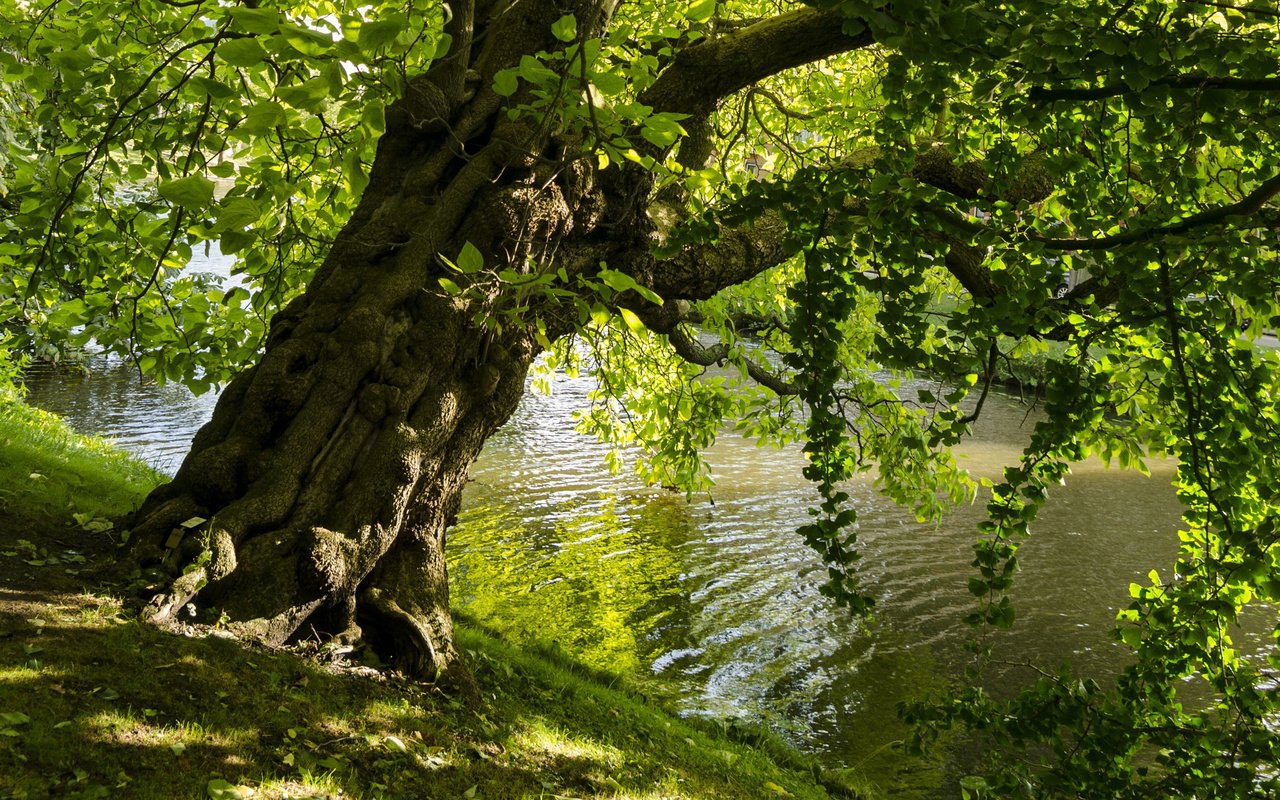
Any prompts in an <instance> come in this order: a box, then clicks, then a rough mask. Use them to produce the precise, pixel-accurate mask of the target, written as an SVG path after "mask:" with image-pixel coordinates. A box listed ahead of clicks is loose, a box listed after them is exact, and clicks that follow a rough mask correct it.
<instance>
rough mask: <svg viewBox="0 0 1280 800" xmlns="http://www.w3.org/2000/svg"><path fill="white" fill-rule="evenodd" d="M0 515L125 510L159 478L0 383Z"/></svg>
mask: <svg viewBox="0 0 1280 800" xmlns="http://www.w3.org/2000/svg"><path fill="white" fill-rule="evenodd" d="M0 447H3V450H4V454H5V457H4V458H3V459H0V513H3V512H5V511H7V510H10V509H16V510H18V511H20V512H21V514H23V515H24V516H25V517H28V518H31V517H36V518H40V519H44V520H56V519H59V518H61V519H65V518H67V517H69V516H70V515H71V514H81V515H84V517H83V518H84V519H86V520H88V519H92V518H93V517H105V516H107V515H109V514H114V513H119V512H121V511H125V510H128V509H129V508H130V507H131V506H132V504H135V503H136V502H137V501H138V499H139V495H140V494H142V493H145V492H146V491H147V490H148V489H151V488H153V487H154V486H156V485H157V484H159V483H160V482H161V481H162V480H163V479H164V476H163V475H161V474H160V473H158V472H156V471H155V470H153V469H151V468H150V467H148V466H146V465H145V464H143V463H141V462H139V461H137V460H136V459H134V458H131V457H130V456H129V455H128V454H126V453H123V452H121V451H119V450H116V449H114V448H112V447H111V445H110V444H108V443H106V442H104V441H102V440H101V439H94V438H92V437H88V436H81V435H80V434H78V433H75V432H74V431H72V430H71V429H70V428H68V427H67V426H66V425H65V424H64V423H63V422H62V421H61V420H60V419H59V418H58V417H57V416H55V415H53V414H50V413H48V412H47V411H41V410H39V409H36V408H32V407H31V406H28V405H26V404H25V403H23V402H21V399H20V398H19V396H18V394H17V392H16V390H14V389H13V388H12V387H11V386H10V385H9V384H8V383H7V382H6V381H3V380H0Z"/></svg>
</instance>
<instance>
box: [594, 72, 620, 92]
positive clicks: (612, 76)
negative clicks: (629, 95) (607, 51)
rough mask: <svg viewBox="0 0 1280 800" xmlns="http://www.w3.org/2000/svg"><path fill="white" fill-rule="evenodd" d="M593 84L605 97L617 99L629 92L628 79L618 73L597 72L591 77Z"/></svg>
mask: <svg viewBox="0 0 1280 800" xmlns="http://www.w3.org/2000/svg"><path fill="white" fill-rule="evenodd" d="M591 83H592V85H594V86H595V87H596V88H597V89H599V90H600V93H601V94H603V95H604V96H605V97H617V96H618V95H620V94H622V93H623V92H625V91H626V90H627V79H626V78H625V77H623V76H622V75H619V74H618V73H616V72H597V73H595V74H593V75H592V76H591Z"/></svg>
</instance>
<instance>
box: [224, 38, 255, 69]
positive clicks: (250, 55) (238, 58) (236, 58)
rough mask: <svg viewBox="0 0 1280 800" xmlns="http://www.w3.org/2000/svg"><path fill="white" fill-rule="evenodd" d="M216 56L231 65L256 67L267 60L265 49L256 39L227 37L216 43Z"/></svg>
mask: <svg viewBox="0 0 1280 800" xmlns="http://www.w3.org/2000/svg"><path fill="white" fill-rule="evenodd" d="M218 58H220V59H222V60H223V61H225V62H227V63H228V64H230V65H231V66H233V67H256V66H258V65H259V64H261V63H262V62H264V61H266V60H267V51H266V50H265V49H263V47H262V45H261V44H260V43H259V42H258V40H257V39H253V38H246V39H227V40H225V41H222V42H220V43H219V44H218Z"/></svg>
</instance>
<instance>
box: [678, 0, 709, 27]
mask: <svg viewBox="0 0 1280 800" xmlns="http://www.w3.org/2000/svg"><path fill="white" fill-rule="evenodd" d="M715 13H716V0H697V1H696V2H695V3H694V4H693V5H691V6H689V9H688V10H687V11H685V12H684V15H685V16H686V17H687V18H688V19H689V20H690V21H692V22H698V23H702V22H706V21H707V20H709V19H711V16H712V15H713V14H715Z"/></svg>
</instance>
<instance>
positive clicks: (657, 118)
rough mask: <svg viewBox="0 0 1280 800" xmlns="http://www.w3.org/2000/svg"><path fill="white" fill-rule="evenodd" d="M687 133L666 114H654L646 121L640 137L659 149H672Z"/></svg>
mask: <svg viewBox="0 0 1280 800" xmlns="http://www.w3.org/2000/svg"><path fill="white" fill-rule="evenodd" d="M684 132H685V130H684V128H682V127H680V123H678V122H676V121H675V120H674V119H671V118H670V117H668V116H666V115H664V114H654V115H653V116H651V117H649V118H647V119H645V121H644V127H643V128H641V129H640V135H641V136H643V137H644V138H645V139H646V140H647V141H649V142H650V143H652V144H654V145H656V146H658V147H670V146H671V145H673V144H675V143H676V140H677V139H679V138H680V137H681V135H683V134H684Z"/></svg>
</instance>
